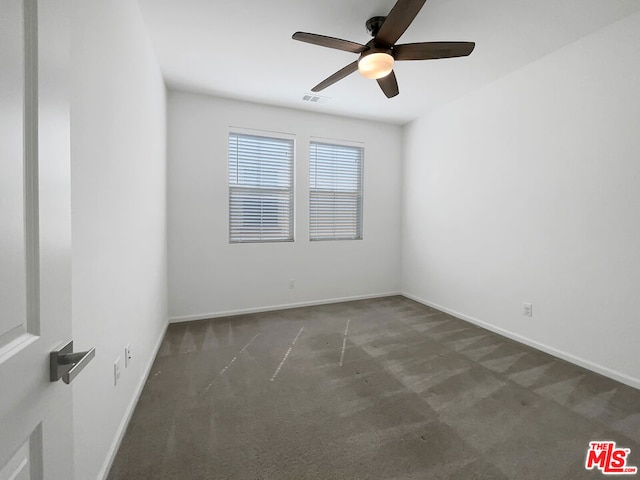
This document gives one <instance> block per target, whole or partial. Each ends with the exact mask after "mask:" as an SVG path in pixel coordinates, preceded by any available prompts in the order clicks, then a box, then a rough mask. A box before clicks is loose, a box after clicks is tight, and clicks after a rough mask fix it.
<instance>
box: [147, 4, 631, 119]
mask: <svg viewBox="0 0 640 480" xmlns="http://www.w3.org/2000/svg"><path fill="white" fill-rule="evenodd" d="M139 3H140V6H141V9H142V13H143V16H144V19H145V22H146V24H147V27H148V29H149V34H150V36H151V40H152V43H153V45H154V48H155V50H156V52H157V56H158V60H159V62H160V67H161V69H162V72H163V75H164V77H165V80H166V82H167V85H168V87H169V88H174V89H181V90H189V91H196V92H204V93H209V94H213V95H217V96H224V97H231V98H238V99H243V100H248V101H254V102H260V103H266V104H271V105H280V106H285V107H292V108H298V109H305V110H313V111H318V112H325V113H332V114H338V115H346V116H353V117H359V118H366V119H371V120H381V121H385V122H391V123H398V124H403V123H406V122H408V121H411V120H413V119H415V118H417V117H419V116H421V115H422V114H424V113H426V112H428V111H429V110H432V109H434V108H436V107H438V106H440V105H442V104H444V103H447V102H450V101H452V100H454V99H456V98H459V97H461V96H463V95H465V94H466V93H468V92H470V91H471V90H475V89H478V88H481V87H482V86H483V85H486V84H488V83H490V82H492V81H494V80H496V79H497V78H499V77H501V76H504V75H506V74H508V73H509V72H512V71H514V70H517V69H519V68H521V67H523V66H525V65H527V64H529V63H531V62H533V61H535V60H537V59H539V58H541V57H542V56H544V55H547V54H549V53H550V52H553V51H555V50H558V49H560V48H562V47H563V46H565V45H567V44H569V43H571V42H573V41H575V40H577V39H578V38H580V37H582V36H585V35H587V34H589V33H591V32H593V31H595V30H597V29H599V28H602V27H603V26H605V25H608V24H610V23H612V22H614V21H616V20H618V19H621V18H622V17H624V16H626V15H629V14H631V13H633V12H634V11H638V10H640V1H638V0H485V1H479V0H428V1H427V3H426V4H425V6H424V7H423V9H422V11H421V12H420V13H419V14H418V16H417V18H416V19H415V21H414V22H413V23H412V24H411V26H409V28H408V30H407V31H406V32H405V34H404V35H403V36H402V38H401V39H400V41H399V42H398V43H410V42H422V41H474V42H476V48H475V50H474V52H473V53H472V54H471V55H470V56H469V57H463V58H455V59H445V60H429V61H420V62H398V63H396V66H395V71H396V75H397V78H398V83H399V86H400V95H398V96H397V97H395V98H392V99H387V98H386V97H385V96H384V94H383V93H382V92H381V91H380V89H379V87H378V85H377V83H376V82H375V81H374V80H366V79H364V78H363V77H361V76H360V75H359V74H358V73H357V72H356V73H354V74H352V75H350V76H349V77H347V78H346V79H344V80H341V81H340V82H338V83H336V84H334V85H332V86H330V87H329V88H327V89H325V90H323V91H322V92H320V95H323V96H326V97H329V98H330V100H329V101H328V102H327V103H324V104H314V103H309V102H304V101H303V100H302V97H303V95H304V94H306V93H309V92H310V89H311V88H312V87H313V86H314V85H316V84H317V83H319V82H320V81H321V80H323V79H325V78H326V77H328V76H329V75H331V74H333V73H334V72H335V71H337V70H339V69H340V68H342V67H344V66H345V65H347V64H348V63H350V62H352V61H354V60H356V59H357V55H356V54H352V53H348V52H342V51H338V50H332V49H328V48H323V47H318V46H316V45H311V44H306V43H302V42H297V41H294V40H292V39H291V35H292V34H293V33H294V32H296V31H299V30H300V31H306V32H312V33H319V34H323V35H328V36H332V37H338V38H344V39H346V40H352V41H355V42H359V43H366V42H367V41H368V40H369V39H370V37H369V34H368V33H367V31H366V29H365V26H364V24H365V21H366V20H367V19H368V18H370V17H372V16H376V15H386V14H387V13H388V12H389V10H391V8H392V7H393V5H394V4H395V0H270V1H267V0H226V1H222V0H139ZM558 75H562V72H558Z"/></svg>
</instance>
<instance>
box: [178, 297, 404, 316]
mask: <svg viewBox="0 0 640 480" xmlns="http://www.w3.org/2000/svg"><path fill="white" fill-rule="evenodd" d="M395 295H402V293H400V292H388V293H373V294H367V295H354V296H351V297H337V298H329V299H325V300H311V301H308V302H296V303H285V304H281V305H268V306H263V307H253V308H241V309H237V310H224V311H221V312H212V313H200V314H196V315H183V316H180V317H170V318H169V323H180V322H191V321H193V320H207V319H209V318H219V317H233V316H236V315H245V314H247V313H261V312H272V311H274V310H287V309H290V308H299V307H312V306H315V305H326V304H329V303H341V302H352V301H354V300H367V299H369V298H381V297H393V296H395Z"/></svg>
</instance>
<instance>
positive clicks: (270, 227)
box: [229, 132, 294, 243]
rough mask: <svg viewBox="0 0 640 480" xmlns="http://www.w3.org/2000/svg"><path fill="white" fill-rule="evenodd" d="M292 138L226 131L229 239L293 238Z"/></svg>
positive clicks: (271, 240)
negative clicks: (227, 142)
mask: <svg viewBox="0 0 640 480" xmlns="http://www.w3.org/2000/svg"><path fill="white" fill-rule="evenodd" d="M293 151H294V146H293V140H292V139H285V138H271V137H262V136H258V135H245V134H240V133H233V132H231V133H229V241H230V242H231V243H241V242H287V241H293Z"/></svg>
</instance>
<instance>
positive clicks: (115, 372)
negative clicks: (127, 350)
mask: <svg viewBox="0 0 640 480" xmlns="http://www.w3.org/2000/svg"><path fill="white" fill-rule="evenodd" d="M120 365H121V362H120V357H118V358H116V361H115V362H113V385H114V386H115V385H118V381H120Z"/></svg>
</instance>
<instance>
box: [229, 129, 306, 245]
mask: <svg viewBox="0 0 640 480" xmlns="http://www.w3.org/2000/svg"><path fill="white" fill-rule="evenodd" d="M232 135H236V136H238V137H242V136H247V137H259V138H260V137H261V138H266V139H270V140H283V141H286V142H291V158H290V176H289V186H288V188H265V187H256V186H241V185H232V183H231V178H230V177H231V148H230V146H231V144H230V142H231V136H232ZM226 163H227V178H226V181H227V207H228V208H227V227H228V228H227V231H228V243H229V244H231V245H237V244H247V243H290V242H295V206H296V201H295V191H296V188H295V183H296V182H295V178H296V137H295V135H293V134H289V133H282V132H272V131H267V130H253V129H247V128H240V127H229V129H228V131H227V158H226ZM242 190H244V191H253V192H256V193H260V192H269V191H271V192H274V191H280V192H285V193H286V192H288V194H289V202H288V203H289V215H288V218H289V222H288V225H289V232H288V233H289V235H288V236H287V237H286V238H257V239H242V238H237V237H238V235H236V236H235V237H234V232H233V230H232V227H233V222H232V218H233V217H232V215H233V212H232V206H233V204H232V195H233V192H234V191H236V192H237V191H242ZM262 218H263V217H261V223H262Z"/></svg>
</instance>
